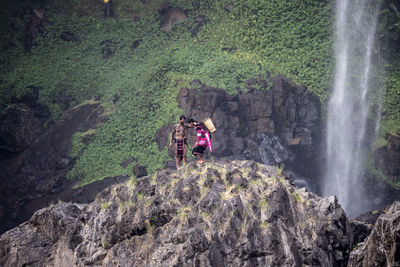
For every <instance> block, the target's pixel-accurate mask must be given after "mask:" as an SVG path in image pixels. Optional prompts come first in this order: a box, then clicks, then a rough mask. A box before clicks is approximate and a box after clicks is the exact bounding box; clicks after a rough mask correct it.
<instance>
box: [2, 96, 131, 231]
mask: <svg viewBox="0 0 400 267" xmlns="http://www.w3.org/2000/svg"><path fill="white" fill-rule="evenodd" d="M17 107H18V108H20V107H21V106H20V105H17V106H16V108H17ZM17 111H18V112H17ZM17 111H15V112H14V113H7V114H11V115H12V114H21V113H22V114H25V116H19V117H13V116H11V115H9V116H8V117H7V116H6V118H8V119H3V120H2V124H1V125H2V126H1V127H0V134H1V136H2V138H3V136H6V133H8V132H10V131H13V132H12V133H14V132H17V133H21V134H20V135H15V134H13V135H12V136H14V139H3V140H4V141H5V140H9V141H8V142H11V141H12V142H14V143H13V144H12V145H13V146H16V145H17V143H16V141H18V142H19V143H21V144H22V145H25V144H26V145H27V146H28V145H29V146H28V147H27V148H26V149H25V150H24V151H22V152H20V153H19V154H17V155H14V156H13V157H7V158H6V159H4V160H2V161H0V180H1V184H0V221H1V224H0V233H2V232H4V231H5V230H7V229H10V228H11V227H14V226H16V225H18V224H19V223H21V222H22V221H25V220H27V219H28V218H29V217H31V216H32V214H33V213H34V212H35V211H36V210H38V209H40V208H43V207H45V206H48V205H49V203H51V202H53V203H54V202H57V201H58V200H64V201H71V200H73V201H83V202H88V201H92V200H93V199H94V195H95V194H96V193H97V192H99V191H100V190H102V189H104V187H105V186H107V185H110V184H112V183H115V182H121V181H123V178H121V179H116V180H114V179H107V180H106V181H104V182H99V183H96V184H94V185H92V186H88V187H86V188H80V189H73V186H74V182H73V181H69V180H67V179H66V173H67V172H68V170H70V169H71V168H72V166H73V164H74V159H73V158H71V157H70V149H71V140H72V136H73V134H74V133H76V132H85V131H87V130H89V129H94V128H96V127H97V125H99V124H100V123H102V122H104V121H105V120H107V117H106V116H103V111H104V109H103V107H102V106H101V105H100V103H99V102H96V101H93V102H90V103H86V104H82V105H80V106H77V107H74V108H71V109H69V110H68V111H66V112H65V114H64V115H63V116H62V117H61V118H60V119H59V120H58V121H57V122H56V123H55V124H54V125H53V126H52V127H51V128H50V129H49V130H48V131H47V132H46V133H44V134H43V135H41V136H40V137H38V133H39V132H37V131H35V129H36V128H35V127H36V126H37V124H38V122H37V121H35V120H34V118H36V117H32V116H30V117H27V116H28V115H31V114H32V112H31V111H30V109H28V108H25V110H24V111H21V110H17ZM26 114H28V115H26ZM16 118H18V119H16ZM21 118H26V119H25V120H22V119H21ZM12 119H14V120H12ZM8 121H10V122H9V123H7V122H8ZM17 122H18V123H17ZM4 125H6V126H7V125H14V128H13V127H3V126H4ZM27 126H29V127H28V128H27ZM19 136H21V138H17V137H19ZM28 137H29V138H28ZM36 138H37V139H36ZM33 139H35V140H33ZM19 140H23V141H19ZM125 179H126V178H125ZM111 180H113V181H114V182H111Z"/></svg>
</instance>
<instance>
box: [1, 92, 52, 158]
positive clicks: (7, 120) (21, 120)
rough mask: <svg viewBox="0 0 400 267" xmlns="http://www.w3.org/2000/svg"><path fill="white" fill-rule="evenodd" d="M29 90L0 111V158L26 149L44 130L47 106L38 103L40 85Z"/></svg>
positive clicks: (48, 115)
mask: <svg viewBox="0 0 400 267" xmlns="http://www.w3.org/2000/svg"><path fill="white" fill-rule="evenodd" d="M29 89H30V90H29V91H28V92H27V93H26V94H25V95H24V96H23V97H21V98H19V99H12V104H11V105H10V106H8V107H7V108H6V109H4V110H3V111H2V112H1V113H0V160H3V159H5V158H8V157H12V156H13V155H15V154H16V153H19V152H21V151H23V150H25V149H27V148H28V147H29V146H30V145H31V144H32V143H33V142H35V141H36V140H37V139H38V138H39V137H40V136H41V135H42V134H43V133H44V132H45V126H44V124H45V122H46V121H47V120H48V119H49V118H50V112H49V110H48V108H47V107H46V106H44V105H42V104H40V103H38V98H39V91H40V90H41V89H42V88H41V87H40V86H29Z"/></svg>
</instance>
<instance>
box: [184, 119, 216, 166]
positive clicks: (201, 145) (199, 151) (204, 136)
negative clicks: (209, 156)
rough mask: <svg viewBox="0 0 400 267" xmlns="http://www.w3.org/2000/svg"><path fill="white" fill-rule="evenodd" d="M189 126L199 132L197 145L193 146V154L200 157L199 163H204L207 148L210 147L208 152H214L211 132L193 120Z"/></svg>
mask: <svg viewBox="0 0 400 267" xmlns="http://www.w3.org/2000/svg"><path fill="white" fill-rule="evenodd" d="M189 124H190V126H191V127H194V128H195V130H196V132H197V136H196V143H195V144H194V146H193V151H192V154H193V155H196V156H198V157H199V160H197V163H204V162H205V160H204V152H205V150H206V148H207V147H208V150H209V151H210V152H212V144H211V137H210V132H209V131H208V129H207V128H206V127H205V126H204V125H203V124H202V123H199V122H197V121H195V120H193V119H190V120H189Z"/></svg>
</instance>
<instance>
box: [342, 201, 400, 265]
mask: <svg viewBox="0 0 400 267" xmlns="http://www.w3.org/2000/svg"><path fill="white" fill-rule="evenodd" d="M348 266H400V202H394V203H393V204H392V206H391V207H390V208H389V209H388V210H387V211H386V212H385V213H384V214H382V215H380V216H379V218H378V219H377V220H376V223H375V226H374V228H373V230H372V232H371V234H370V235H369V237H368V238H366V240H365V241H364V242H362V243H359V244H358V245H357V248H356V249H355V250H354V251H352V252H351V254H350V261H349V265H348Z"/></svg>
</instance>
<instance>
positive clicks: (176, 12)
mask: <svg viewBox="0 0 400 267" xmlns="http://www.w3.org/2000/svg"><path fill="white" fill-rule="evenodd" d="M186 18H187V15H186V14H185V11H183V10H182V9H179V8H171V9H169V10H168V11H166V12H165V14H163V15H162V17H161V25H160V29H161V30H162V31H163V32H169V31H171V30H172V27H173V26H174V25H175V24H177V23H179V22H181V21H183V20H184V19H186Z"/></svg>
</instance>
